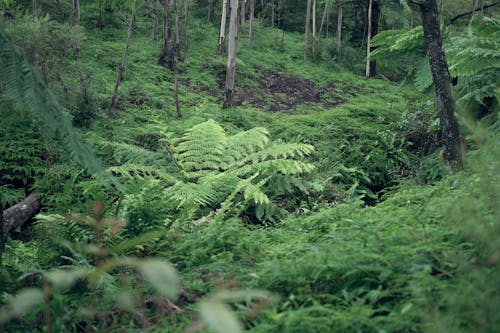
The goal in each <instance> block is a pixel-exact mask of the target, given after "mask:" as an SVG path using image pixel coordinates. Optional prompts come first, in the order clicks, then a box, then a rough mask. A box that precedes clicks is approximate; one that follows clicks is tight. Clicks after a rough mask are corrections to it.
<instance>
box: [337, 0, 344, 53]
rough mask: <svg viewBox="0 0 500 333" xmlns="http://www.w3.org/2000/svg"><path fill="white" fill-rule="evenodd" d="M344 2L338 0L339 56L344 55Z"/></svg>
mask: <svg viewBox="0 0 500 333" xmlns="http://www.w3.org/2000/svg"><path fill="white" fill-rule="evenodd" d="M342 15H343V13H342V1H341V0H338V14H337V56H339V57H340V55H341V54H342V19H343V18H342Z"/></svg>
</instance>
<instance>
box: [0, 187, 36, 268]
mask: <svg viewBox="0 0 500 333" xmlns="http://www.w3.org/2000/svg"><path fill="white" fill-rule="evenodd" d="M40 207H41V203H40V199H38V196H37V192H36V191H34V192H31V193H30V194H29V195H28V196H27V197H26V198H25V199H24V200H23V201H21V202H20V203H18V204H16V205H14V206H12V207H9V208H7V209H6V210H4V211H3V207H2V204H1V203H0V258H1V257H2V253H3V249H4V247H5V241H6V240H7V236H8V235H9V233H10V232H11V231H12V230H20V229H21V227H22V226H23V225H24V224H25V223H26V222H28V221H29V220H31V219H32V218H33V216H35V215H36V213H38V211H39V210H40Z"/></svg>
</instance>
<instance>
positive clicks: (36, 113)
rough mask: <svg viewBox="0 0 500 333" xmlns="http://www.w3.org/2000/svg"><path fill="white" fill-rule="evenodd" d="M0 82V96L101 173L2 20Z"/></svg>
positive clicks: (84, 164) (91, 153)
mask: <svg viewBox="0 0 500 333" xmlns="http://www.w3.org/2000/svg"><path fill="white" fill-rule="evenodd" d="M0 85H1V86H2V89H3V90H2V98H5V99H9V100H12V101H13V102H14V103H15V106H16V109H17V110H18V111H20V112H29V115H30V116H31V117H33V118H35V119H36V120H37V121H38V122H39V123H40V124H41V126H42V130H41V132H42V133H43V134H46V135H49V136H54V135H57V136H58V137H59V139H60V140H61V141H62V142H63V143H64V144H65V145H66V147H67V148H68V150H69V153H70V156H71V157H72V159H73V160H75V161H76V162H78V163H80V164H81V165H83V166H85V168H86V169H87V170H88V172H89V173H91V174H100V175H102V174H103V171H104V168H103V166H102V164H101V162H100V161H99V159H98V158H97V157H96V155H95V154H94V153H93V152H92V149H91V148H90V147H89V146H88V145H87V144H86V143H85V142H84V140H83V137H82V135H81V133H80V131H79V130H77V129H76V128H74V127H73V125H72V119H71V116H70V115H69V114H68V112H66V111H65V110H63V108H62V107H61V106H60V105H59V103H58V102H57V99H56V98H55V96H54V95H53V93H52V92H51V91H50V89H49V88H47V86H46V85H45V83H44V80H43V78H42V76H41V74H40V72H39V71H38V70H37V69H36V68H34V67H33V66H31V65H29V64H28V62H27V61H26V59H25V57H24V56H23V54H22V53H21V52H20V50H18V49H17V48H16V46H15V45H14V44H13V43H12V41H11V39H10V38H9V36H8V35H7V33H6V32H5V30H4V29H3V26H2V23H1V22H0ZM115 184H117V183H116V182H115Z"/></svg>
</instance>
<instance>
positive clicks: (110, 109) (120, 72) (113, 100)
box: [108, 0, 135, 117]
mask: <svg viewBox="0 0 500 333" xmlns="http://www.w3.org/2000/svg"><path fill="white" fill-rule="evenodd" d="M134 21H135V0H134V10H133V11H132V15H130V22H129V24H128V30H127V40H126V42H125V50H124V51H123V57H122V63H121V65H120V69H119V70H118V77H117V78H116V82H115V89H114V90H113V94H112V95H111V103H109V106H108V117H111V115H112V112H113V108H114V107H115V104H116V97H117V96H118V88H119V87H120V83H121V81H122V78H123V73H124V72H125V68H126V66H127V55H128V48H129V46H130V38H131V37H132V29H133V27H134Z"/></svg>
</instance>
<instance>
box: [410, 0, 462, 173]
mask: <svg viewBox="0 0 500 333" xmlns="http://www.w3.org/2000/svg"><path fill="white" fill-rule="evenodd" d="M419 5H420V12H421V16H422V26H423V29H424V41H425V48H426V51H427V56H428V58H429V64H430V67H431V72H432V80H433V82H434V87H435V90H436V98H437V106H438V111H439V120H440V125H441V135H442V140H443V158H444V161H445V163H446V164H447V165H448V166H449V167H450V168H451V169H452V170H454V171H457V170H460V169H461V168H462V156H461V155H462V152H461V150H460V132H459V128H458V122H457V120H456V118H455V113H454V111H455V105H454V103H453V98H452V92H451V78H450V73H449V71H448V63H447V61H446V55H445V53H444V49H443V44H442V40H441V32H440V29H439V20H438V13H437V4H436V0H423V1H420V2H419Z"/></svg>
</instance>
